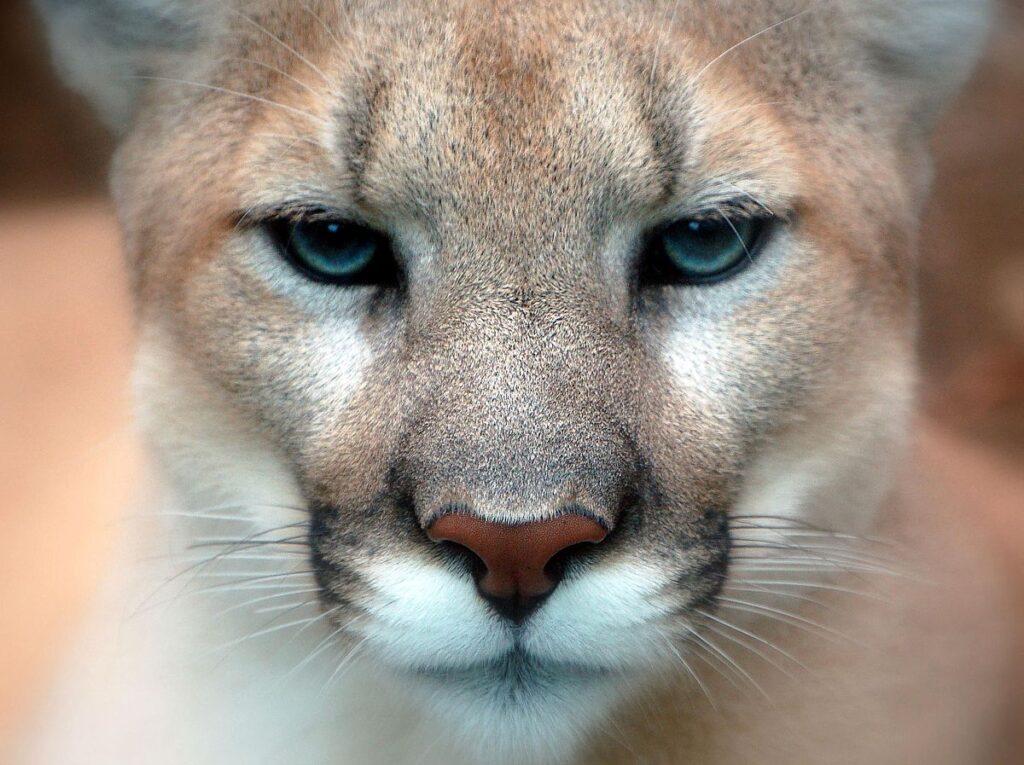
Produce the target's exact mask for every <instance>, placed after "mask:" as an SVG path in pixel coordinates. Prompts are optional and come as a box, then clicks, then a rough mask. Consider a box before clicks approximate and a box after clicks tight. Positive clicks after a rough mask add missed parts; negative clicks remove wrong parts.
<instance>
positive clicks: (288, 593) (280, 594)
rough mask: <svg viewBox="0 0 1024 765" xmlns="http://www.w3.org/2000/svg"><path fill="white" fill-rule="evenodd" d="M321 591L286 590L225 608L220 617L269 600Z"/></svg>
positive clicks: (316, 588)
mask: <svg viewBox="0 0 1024 765" xmlns="http://www.w3.org/2000/svg"><path fill="white" fill-rule="evenodd" d="M319 591H320V588H319V587H304V588H302V589H297V590H285V591H284V592H278V593H275V594H273V595H261V596H260V597H258V598H252V599H251V600H247V601H245V602H243V603H236V604H235V605H233V606H230V607H228V608H225V609H224V610H223V611H221V612H220V616H224V615H226V614H229V613H231V612H232V611H238V610H240V609H243V608H251V607H252V606H254V605H256V604H257V603H265V602H266V601H268V600H277V599H279V598H292V597H296V596H298V595H308V594H309V593H311V592H319ZM314 602H315V601H314Z"/></svg>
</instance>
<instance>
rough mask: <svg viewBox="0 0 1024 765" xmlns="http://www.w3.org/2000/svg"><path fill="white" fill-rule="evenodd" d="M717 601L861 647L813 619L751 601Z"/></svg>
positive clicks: (726, 598) (847, 637)
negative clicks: (810, 629)
mask: <svg viewBox="0 0 1024 765" xmlns="http://www.w3.org/2000/svg"><path fill="white" fill-rule="evenodd" d="M716 601H717V602H718V603H720V604H721V605H722V607H723V608H733V609H736V610H739V611H748V612H751V613H755V614H760V615H762V616H765V615H768V616H774V617H776V618H777V619H778V620H779V621H782V622H786V620H790V621H791V622H793V623H795V624H794V626H797V625H803V626H805V627H810V628H814V629H817V630H820V631H821V632H823V633H824V634H825V635H830V636H833V637H834V638H838V639H839V640H842V641H846V642H848V643H853V644H854V645H859V644H858V643H857V641H855V640H854V639H853V638H851V637H849V636H848V635H844V634H843V633H841V632H838V631H836V630H834V629H831V628H830V627H826V626H825V625H823V624H819V623H818V622H815V621H813V620H811V619H806V618H804V617H803V616H799V615H797V614H794V613H792V612H790V611H784V610H782V609H779V608H773V607H772V606H765V605H762V604H760V603H751V602H750V601H746V600H737V599H736V598H728V597H722V596H719V597H718V598H716Z"/></svg>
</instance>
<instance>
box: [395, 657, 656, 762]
mask: <svg viewBox="0 0 1024 765" xmlns="http://www.w3.org/2000/svg"><path fill="white" fill-rule="evenodd" d="M639 680H640V677H639V674H638V673H637V674H634V673H630V672H628V671H627V672H623V671H614V670H611V669H608V668H603V667H597V666H586V665H583V664H566V663H555V662H548V661H544V660H541V659H538V658H536V657H531V656H530V655H528V654H527V653H526V652H525V651H522V650H519V649H513V650H511V651H509V652H508V653H507V654H505V655H504V656H502V657H500V658H498V659H495V660H493V661H490V662H488V663H486V664H482V665H474V666H470V667H461V668H458V669H444V668H439V669H432V670H412V671H406V672H404V673H401V676H400V682H401V687H402V688H405V689H410V688H411V689H413V692H414V693H416V694H418V695H419V696H420V697H421V699H420V700H421V703H423V704H426V705H427V706H429V708H430V710H431V711H432V712H433V714H434V715H435V716H436V717H437V718H438V722H439V723H440V724H441V725H444V726H446V727H447V728H448V729H450V731H451V732H452V733H453V734H454V735H455V737H456V738H458V739H460V740H461V741H460V742H461V743H462V745H463V746H465V747H466V748H467V749H469V750H471V751H474V752H476V754H477V755H478V756H479V757H480V758H481V760H482V761H485V762H495V763H523V764H526V763H561V762H567V761H570V760H571V759H572V758H573V756H574V755H576V754H578V753H579V750H580V749H581V748H582V747H583V746H584V744H585V743H586V741H587V737H588V736H589V735H591V734H592V732H593V731H594V729H595V728H596V727H597V726H598V725H600V723H601V720H603V719H606V718H607V717H608V716H609V715H610V713H611V712H612V710H613V708H614V707H615V706H616V705H617V704H618V703H620V702H621V701H622V700H623V698H624V697H625V696H626V695H628V693H629V692H630V690H631V689H633V688H635V686H636V685H637V683H638V681H639Z"/></svg>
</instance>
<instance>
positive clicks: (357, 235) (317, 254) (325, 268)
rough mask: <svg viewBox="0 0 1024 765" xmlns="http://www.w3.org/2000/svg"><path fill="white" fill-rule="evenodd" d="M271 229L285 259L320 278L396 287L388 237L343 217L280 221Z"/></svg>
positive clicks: (347, 284)
mask: <svg viewBox="0 0 1024 765" xmlns="http://www.w3.org/2000/svg"><path fill="white" fill-rule="evenodd" d="M268 228H269V231H270V233H271V235H272V237H273V239H274V240H275V243H276V244H277V246H278V249H279V250H280V252H281V253H282V255H283V256H284V258H285V259H286V260H287V261H288V262H289V263H291V264H292V265H293V266H294V267H295V268H296V269H297V270H298V271H300V272H302V273H303V274H305V275H306V276H308V277H310V278H313V279H315V280H317V281H323V282H330V283H332V284H338V285H343V286H355V285H377V286H393V285H394V284H395V283H397V266H396V264H395V262H394V258H393V257H392V255H391V251H390V247H389V245H388V241H387V238H386V237H385V236H384V235H382V234H380V233H379V232H377V231H374V230H373V229H370V228H367V227H366V226H362V225H359V224H357V223H351V222H348V221H342V220H327V221H323V220H312V221H311V220H301V219H300V220H278V221H272V222H271V223H270V224H268Z"/></svg>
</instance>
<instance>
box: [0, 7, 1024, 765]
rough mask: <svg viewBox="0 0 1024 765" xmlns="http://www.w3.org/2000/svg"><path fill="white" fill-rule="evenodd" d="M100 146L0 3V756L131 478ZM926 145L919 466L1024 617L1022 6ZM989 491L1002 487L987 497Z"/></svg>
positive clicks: (1007, 10)
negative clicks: (962, 502) (979, 540)
mask: <svg viewBox="0 0 1024 765" xmlns="http://www.w3.org/2000/svg"><path fill="white" fill-rule="evenodd" d="M111 149H112V146H111V141H110V139H109V138H108V137H107V136H106V134H105V132H104V130H103V129H102V128H101V127H100V126H99V125H98V124H97V123H96V122H95V121H94V120H93V119H92V118H91V116H90V114H89V112H88V109H87V108H86V107H85V105H84V104H83V103H82V102H81V101H80V100H79V99H77V98H76V97H74V96H71V95H69V94H67V93H65V92H64V91H63V90H62V88H61V87H60V86H59V84H58V83H57V82H56V81H55V79H54V77H53V76H52V75H51V73H50V69H49V64H48V60H47V56H46V54H45V52H44V45H43V42H42V39H41V37H40V34H39V31H38V29H37V27H36V25H35V23H34V19H33V18H32V15H31V13H30V12H29V10H28V8H27V3H26V2H24V1H23V0H16V1H15V2H13V3H11V2H10V0H8V3H5V5H4V7H3V9H2V10H0V761H3V760H4V756H3V752H4V750H5V743H6V742H8V741H9V740H10V736H11V735H12V733H13V732H15V731H16V730H17V729H18V727H19V726H20V725H22V724H23V723H24V721H25V720H26V719H27V717H28V715H29V714H30V713H31V710H32V707H33V704H34V703H35V701H36V700H37V699H38V694H39V692H40V689H41V688H42V687H45V683H46V681H47V679H48V678H49V677H50V675H51V673H52V671H53V668H54V664H55V662H56V660H57V657H59V655H60V648H61V647H62V646H63V645H65V644H66V640H67V637H68V635H69V633H70V630H71V628H72V627H73V625H74V624H75V622H76V620H77V619H78V618H79V617H80V615H81V613H82V610H83V608H84V605H85V603H86V602H87V597H88V594H89V593H90V591H91V589H92V587H93V586H94V585H95V582H96V581H97V578H98V577H99V575H100V574H101V572H102V571H103V566H104V561H105V556H106V553H107V550H108V545H109V540H110V538H111V537H112V536H113V534H112V531H113V530H116V525H117V524H116V522H115V520H114V519H115V518H116V517H117V515H118V514H119V513H120V512H122V511H123V509H124V508H125V506H126V505H128V503H129V502H130V501H131V497H132V496H133V485H134V484H135V480H136V477H137V476H138V475H139V473H140V470H141V460H140V458H139V456H138V448H137V446H136V444H135V441H134V439H133V436H132V433H131V425H130V420H131V412H130V400H129V396H128V392H127V378H128V374H129V364H130V353H131V344H132V340H131V317H130V309H129V306H128V304H127V300H126V296H125V293H124V288H123V278H122V277H123V275H122V272H121V264H120V259H119V254H118V241H117V230H116V226H115V223H114V221H113V219H112V215H111V212H110V209H109V206H108V204H107V202H106V201H105V178H106V165H107V162H108V159H109V155H110V152H111ZM936 151H937V155H938V178H937V191H936V195H935V198H934V201H933V203H932V205H931V207H930V210H929V213H928V216H927V221H926V223H925V226H924V230H923V234H924V237H923V240H924V247H923V253H922V263H921V273H922V288H923V295H922V311H923V324H922V330H923V331H922V345H921V349H922V350H921V354H922V363H923V368H924V371H925V380H924V402H925V409H926V412H927V416H928V418H929V422H931V423H934V424H933V425H930V426H929V430H930V432H933V433H934V434H936V436H935V439H934V446H933V448H932V452H931V458H932V459H933V460H935V461H937V463H938V464H941V465H943V466H945V468H947V469H948V470H949V471H950V472H951V473H955V474H956V475H957V476H958V480H959V482H960V484H961V485H962V486H963V487H964V490H965V491H967V492H974V493H977V496H979V497H981V499H979V500H978V503H977V506H978V507H979V510H978V518H979V521H980V522H983V523H986V524H988V525H989V527H990V528H991V530H992V534H993V535H994V536H995V537H997V538H999V539H1000V540H1001V542H1002V543H1003V549H1004V550H1005V553H1006V566H1007V571H1008V572H1010V575H1011V576H1015V577H1017V581H1018V582H1019V583H1020V588H1019V592H1020V593H1021V598H1020V603H1021V614H1022V615H1024V0H1008V2H1007V3H1005V5H1004V8H1003V18H1002V20H1001V21H1000V23H999V24H997V33H996V35H995V37H994V39H993V41H992V46H991V50H990V52H989V55H988V56H987V57H986V59H985V61H984V63H983V66H982V68H981V70H980V72H979V74H978V77H977V78H976V80H975V83H974V85H973V86H972V87H971V88H970V89H969V90H968V92H967V93H966V94H965V95H964V97H963V98H962V99H961V100H960V102H959V104H958V106H957V108H956V110H955V111H954V113H953V114H951V115H950V117H949V118H948V119H947V120H946V121H945V123H944V125H943V127H942V129H941V130H940V132H939V134H938V135H937V137H936ZM997 483H998V485H999V487H1000V490H999V491H1000V493H999V496H998V498H996V499H993V500H992V501H988V500H986V499H985V497H986V494H985V492H986V490H987V488H988V487H990V486H995V485H996V484H997ZM1018 500H1019V501H1018ZM1021 623H1022V625H1024V616H1022V619H1021ZM1022 646H1024V642H1022ZM1022 667H1024V660H1022ZM1022 679H1024V673H1022ZM1021 727H1022V728H1024V719H1022V725H1021Z"/></svg>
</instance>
